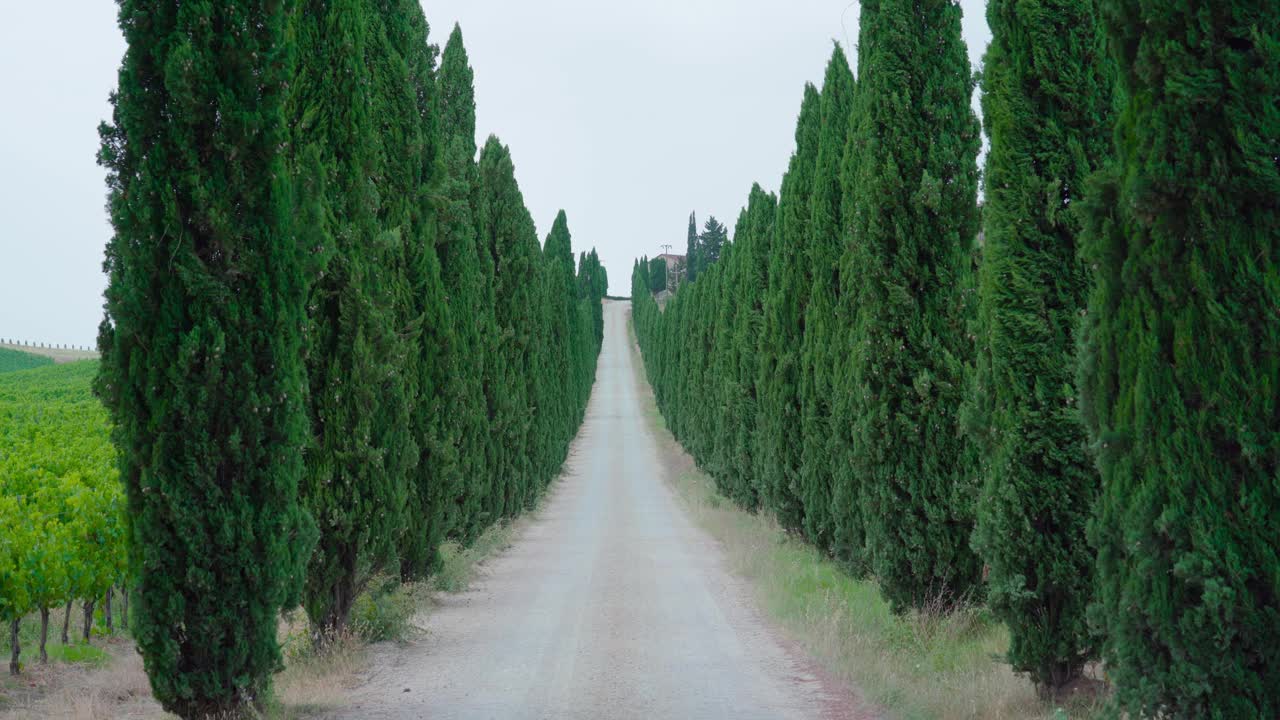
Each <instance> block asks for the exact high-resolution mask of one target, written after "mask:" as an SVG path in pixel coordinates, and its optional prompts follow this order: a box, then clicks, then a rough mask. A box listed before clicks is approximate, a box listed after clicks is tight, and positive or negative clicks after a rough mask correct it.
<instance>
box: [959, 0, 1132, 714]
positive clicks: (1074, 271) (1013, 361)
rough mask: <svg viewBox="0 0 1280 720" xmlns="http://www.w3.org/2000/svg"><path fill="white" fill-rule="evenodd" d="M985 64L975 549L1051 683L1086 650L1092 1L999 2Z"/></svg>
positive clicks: (1100, 110)
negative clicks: (1081, 353) (1083, 372)
mask: <svg viewBox="0 0 1280 720" xmlns="http://www.w3.org/2000/svg"><path fill="white" fill-rule="evenodd" d="M987 21H988V24H989V25H990V27H991V30H992V33H993V39H992V43H991V45H990V47H989V48H988V49H987V55H986V61H985V63H984V64H985V67H986V71H985V72H984V74H983V90H984V95H983V101H982V107H983V112H984V114H985V116H986V127H987V132H988V133H989V134H990V137H991V151H990V153H989V154H988V155H987V164H986V174H985V182H986V206H985V208H984V215H983V221H984V227H985V240H984V243H983V249H982V250H983V255H982V267H981V270H980V273H979V278H980V281H979V289H978V302H979V307H978V315H977V317H978V322H977V336H978V352H977V365H976V368H975V373H974V375H973V381H972V390H971V397H970V399H969V400H968V401H967V403H968V405H969V408H968V414H969V415H970V417H969V418H968V419H967V421H966V425H968V426H969V432H970V435H971V436H972V437H973V438H974V440H975V441H976V442H977V443H978V446H979V448H980V449H981V455H980V457H981V464H980V469H981V478H982V482H983V487H982V494H981V496H980V501H979V503H978V512H977V527H976V532H975V533H974V547H975V549H976V550H977V551H978V553H979V554H980V556H981V558H982V560H983V561H984V562H985V563H986V564H987V566H988V568H989V578H988V598H989V602H990V605H991V607H992V609H993V610H994V611H995V613H996V614H997V616H999V617H1000V618H1001V619H1002V620H1003V621H1004V622H1005V624H1006V625H1008V626H1009V630H1010V635H1011V639H1012V643H1011V646H1010V649H1009V662H1010V664H1011V665H1013V667H1014V669H1015V670H1018V671H1021V672H1026V673H1029V674H1030V676H1031V678H1032V679H1033V680H1034V681H1035V682H1036V684H1037V685H1039V686H1040V687H1042V688H1043V689H1045V690H1047V691H1053V690H1057V689H1059V688H1061V687H1063V686H1064V685H1066V684H1067V683H1069V682H1071V681H1072V680H1074V679H1076V678H1077V677H1079V675H1080V672H1081V671H1082V670H1083V668H1084V664H1085V662H1086V661H1088V660H1089V659H1090V657H1091V656H1092V653H1093V650H1092V649H1093V642H1092V639H1091V638H1090V636H1089V632H1088V628H1087V627H1086V624H1085V609H1086V607H1087V606H1088V603H1089V602H1090V600H1091V599H1092V596H1093V550H1092V548H1090V547H1089V544H1088V542H1087V541H1086V539H1085V525H1086V522H1087V520H1088V518H1089V516H1090V512H1091V510H1092V508H1093V502H1094V498H1095V497H1096V495H1097V487H1098V480H1097V472H1096V470H1095V469H1094V468H1093V465H1092V462H1091V461H1090V460H1089V458H1088V457H1087V456H1086V452H1085V439H1084V428H1083V427H1082V426H1081V424H1080V416H1079V403H1078V402H1077V400H1076V390H1075V363H1074V362H1073V359H1074V354H1075V348H1076V344H1075V333H1074V329H1075V325H1076V322H1077V320H1078V318H1079V315H1080V311H1081V309H1082V308H1083V307H1084V303H1085V296H1086V293H1087V290H1088V277H1087V274H1086V272H1085V268H1084V265H1083V263H1081V262H1080V261H1079V260H1078V259H1077V256H1076V238H1077V235H1078V234H1079V220H1078V216H1077V213H1075V212H1074V211H1073V210H1072V209H1073V208H1074V207H1076V206H1078V205H1079V203H1080V198H1081V196H1082V193H1083V191H1084V188H1085V178H1086V177H1087V175H1088V174H1089V173H1090V172H1092V171H1093V169H1094V167H1095V163H1097V162H1098V161H1099V160H1100V159H1102V158H1104V157H1106V154H1107V145H1106V138H1107V131H1106V128H1107V127H1108V125H1107V120H1108V108H1109V107H1110V102H1111V92H1110V88H1109V85H1108V83H1107V81H1106V79H1105V78H1104V76H1103V73H1102V70H1101V68H1102V61H1101V58H1100V57H1099V52H1098V47H1099V44H1098V42H1097V40H1098V35H1097V25H1096V22H1095V18H1094V14H1093V3H1091V2H1080V1H1079V0H1037V1H1036V2H1025V1H1020V2H1015V1H1014V0H992V1H991V2H990V3H989V4H988V5H987Z"/></svg>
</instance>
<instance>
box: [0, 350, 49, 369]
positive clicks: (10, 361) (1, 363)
mask: <svg viewBox="0 0 1280 720" xmlns="http://www.w3.org/2000/svg"><path fill="white" fill-rule="evenodd" d="M52 364H53V360H51V359H49V358H47V357H43V356H40V355H33V354H31V353H27V352H22V351H21V350H11V349H9V348H3V347H0V373H7V372H13V371H14V370H26V369H28V368H35V367H42V366H44V365H52Z"/></svg>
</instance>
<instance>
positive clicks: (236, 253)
mask: <svg viewBox="0 0 1280 720" xmlns="http://www.w3.org/2000/svg"><path fill="white" fill-rule="evenodd" d="M291 9H292V6H291V5H290V4H289V3H264V2H256V1H254V0H238V1H235V2H232V1H228V2H224V3H219V4H218V5H217V6H216V7H215V6H213V5H210V4H207V3H203V4H202V3H179V2H165V1H159V0H124V1H123V2H121V3H120V27H121V29H122V30H123V31H124V35H125V40H126V42H127V43H128V49H127V51H126V53H125V56H124V61H123V64H122V65H121V68H120V74H119V83H120V84H119V90H118V92H117V93H116V95H114V96H113V104H114V106H115V112H114V124H113V125H106V124H104V125H103V126H102V130H101V133H102V139H103V145H102V151H101V155H100V160H101V162H102V164H103V165H105V166H106V167H107V168H108V169H109V171H110V175H109V179H108V185H109V188H110V212H111V220H112V224H113V225H114V227H115V235H114V236H113V237H112V239H111V240H110V242H109V243H108V246H107V253H106V262H105V269H106V271H107V275H108V286H107V291H106V318H105V319H104V321H103V323H102V326H101V334H100V336H99V347H100V349H101V351H102V366H101V370H100V375H99V377H98V380H97V389H98V392H99V393H100V395H101V396H102V398H103V400H104V401H105V403H106V405H107V407H108V408H109V409H110V411H111V415H112V418H113V422H114V436H115V442H116V444H117V447H118V448H119V451H120V452H119V462H120V471H121V472H120V475H121V479H122V481H123V482H124V485H125V489H126V493H127V497H128V505H129V512H128V519H129V537H130V542H129V562H130V565H131V567H132V569H133V578H132V580H131V586H132V588H133V600H134V602H133V618H134V624H133V625H132V628H131V630H132V633H133V636H134V638H135V640H136V642H137V645H138V649H139V651H140V652H141V653H142V657H143V662H144V665H145V667H146V669H147V674H148V675H149V676H150V678H151V686H152V690H153V692H154V694H155V697H156V699H157V700H159V701H160V703H161V705H163V706H164V708H165V709H166V710H169V711H170V712H173V713H176V714H178V715H180V716H181V717H184V718H197V717H207V716H211V715H215V714H223V713H225V714H241V713H244V712H246V711H247V710H248V707H247V706H258V705H260V704H261V702H262V701H263V700H265V699H266V698H267V697H268V695H269V691H270V686H271V675H272V673H273V672H275V671H276V670H278V669H279V668H280V664H281V656H280V650H279V647H278V646H277V643H276V626H277V621H278V618H279V611H280V609H281V608H282V607H284V606H287V605H290V604H293V603H295V602H296V598H297V594H298V592H299V589H300V586H301V581H302V570H303V567H304V566H305V563H306V557H307V554H308V553H309V552H310V549H311V544H312V542H313V541H314V536H313V534H311V532H309V531H308V530H309V528H311V527H312V526H311V525H310V520H309V519H308V518H307V516H306V514H305V512H304V511H303V509H302V507H301V506H300V505H299V503H298V492H297V488H298V482H299V478H300V477H301V475H302V472H303V465H302V447H303V444H304V442H305V438H306V412H305V407H304V405H303V399H304V380H305V374H304V367H303V363H302V354H301V345H302V334H301V328H302V325H303V322H304V318H305V304H304V302H305V292H306V285H307V284H306V275H307V270H308V262H309V260H308V258H307V256H306V255H305V254H304V251H303V248H302V247H300V245H299V244H298V242H296V239H295V237H294V235H293V227H292V223H291V219H290V218H291V199H292V189H291V183H290V181H289V178H290V173H289V172H288V170H287V166H286V163H285V158H284V157H283V155H282V148H283V147H284V146H285V145H286V143H287V138H288V126H287V124H286V122H285V115H284V112H283V106H284V98H285V88H286V87H288V84H289V81H290V77H291V74H292V70H293V55H294V50H295V46H294V44H293V42H292V41H291V38H290V35H289V33H288V31H287V23H288V21H289V13H290V10H291Z"/></svg>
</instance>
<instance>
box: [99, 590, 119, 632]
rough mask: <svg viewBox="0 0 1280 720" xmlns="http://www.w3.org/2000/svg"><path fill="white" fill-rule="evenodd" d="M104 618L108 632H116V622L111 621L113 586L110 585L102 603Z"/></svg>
mask: <svg viewBox="0 0 1280 720" xmlns="http://www.w3.org/2000/svg"><path fill="white" fill-rule="evenodd" d="M102 620H103V622H105V623H106V625H107V633H108V634H110V633H114V632H115V631H116V627H115V623H114V622H112V621H111V588H110V587H108V588H107V597H106V598H105V599H104V600H103V604H102Z"/></svg>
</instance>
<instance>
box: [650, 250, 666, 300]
mask: <svg viewBox="0 0 1280 720" xmlns="http://www.w3.org/2000/svg"><path fill="white" fill-rule="evenodd" d="M649 288H650V289H651V290H652V291H653V292H655V293H659V292H662V291H663V290H666V289H667V261H666V260H663V259H662V258H654V259H652V260H650V261H649Z"/></svg>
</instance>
